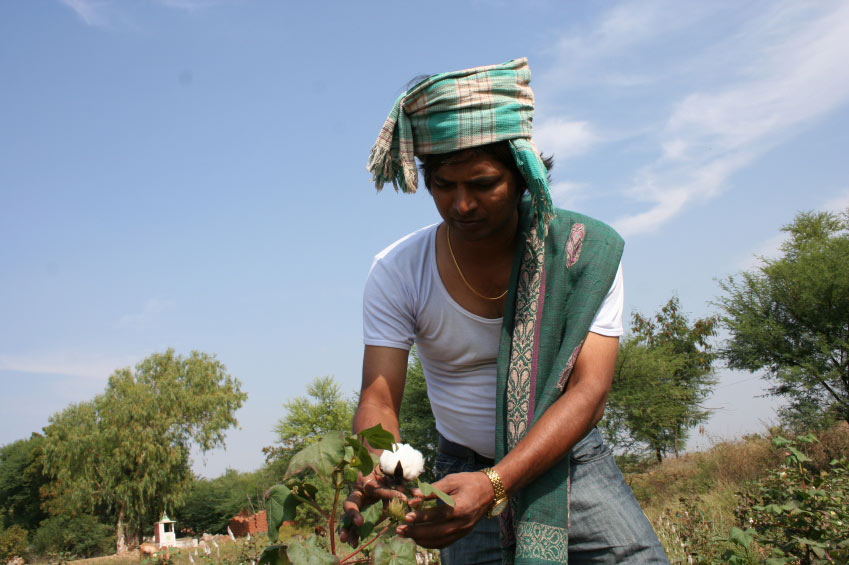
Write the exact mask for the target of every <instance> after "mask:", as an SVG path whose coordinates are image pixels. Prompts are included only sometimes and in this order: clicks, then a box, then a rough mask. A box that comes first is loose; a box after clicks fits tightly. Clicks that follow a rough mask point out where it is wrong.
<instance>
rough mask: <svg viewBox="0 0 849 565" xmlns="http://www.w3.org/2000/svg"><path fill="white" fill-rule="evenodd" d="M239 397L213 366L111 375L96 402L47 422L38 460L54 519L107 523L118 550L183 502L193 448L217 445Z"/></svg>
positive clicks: (154, 367)
mask: <svg viewBox="0 0 849 565" xmlns="http://www.w3.org/2000/svg"><path fill="white" fill-rule="evenodd" d="M246 397H247V395H246V394H244V393H243V392H242V391H241V383H239V381H238V380H237V379H234V378H233V377H232V376H230V375H229V374H228V373H227V372H226V369H225V367H224V365H223V364H222V363H221V362H219V361H218V360H217V359H215V357H214V356H211V355H207V354H205V353H201V352H197V351H194V352H192V353H191V355H189V356H188V357H183V356H181V355H176V354H175V353H174V351H173V350H171V349H169V350H168V351H166V352H165V353H157V354H153V355H151V356H149V357H148V358H146V359H145V360H144V361H142V362H141V363H139V364H138V365H137V366H136V368H135V371H133V370H131V369H129V368H126V369H119V370H117V371H115V372H114V373H113V374H112V376H110V377H109V384H108V386H107V387H106V391H105V392H104V393H103V394H100V395H98V396H96V397H95V398H94V399H93V400H91V401H89V402H82V403H80V404H73V405H71V406H69V407H68V408H66V409H65V410H63V411H62V412H61V413H59V414H56V415H54V416H52V417H51V418H50V425H49V426H47V427H46V428H45V441H44V445H43V457H42V461H43V463H44V469H45V472H46V473H47V474H48V475H49V476H50V477H51V479H52V482H51V484H50V486H49V489H46V493H47V494H48V496H49V498H50V500H49V501H48V508H49V509H50V511H51V514H54V515H57V516H59V515H65V516H67V515H78V514H85V513H96V514H97V515H98V516H109V517H111V518H112V519H113V520H114V522H113V523H114V524H115V532H116V539H117V542H116V543H117V549H118V551H119V552H120V551H122V550H124V549H125V547H126V545H125V541H127V542H129V543H132V542H134V541H136V540H137V539H138V536H139V534H140V532H141V530H142V527H143V526H144V525H146V524H148V523H150V522H152V519H154V518H157V517H158V516H159V515H161V513H162V512H163V511H164V510H166V509H168V510H170V509H174V508H175V507H177V506H178V505H179V504H180V503H181V502H182V500H183V498H184V496H185V494H186V492H187V490H188V488H189V485H190V484H191V481H192V473H191V469H190V465H189V463H190V458H189V456H190V452H191V449H192V447H197V448H198V449H200V450H201V451H207V450H209V449H212V448H214V447H218V446H222V445H224V434H225V432H226V430H227V429H229V428H230V427H232V426H234V425H236V423H237V422H236V418H235V412H236V410H238V408H239V407H241V405H242V403H243V402H244V401H245V398H246Z"/></svg>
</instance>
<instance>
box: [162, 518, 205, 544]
mask: <svg viewBox="0 0 849 565" xmlns="http://www.w3.org/2000/svg"><path fill="white" fill-rule="evenodd" d="M176 523H177V522H175V521H174V520H172V519H171V518H169V517H168V514H166V513H165V512H163V513H162V518H160V519H159V521H158V522H156V523H154V524H153V539H154V542H155V543H156V546H157V547H174V546H176V545H177V533H176V532H175V531H174V524H176ZM195 543H197V542H195Z"/></svg>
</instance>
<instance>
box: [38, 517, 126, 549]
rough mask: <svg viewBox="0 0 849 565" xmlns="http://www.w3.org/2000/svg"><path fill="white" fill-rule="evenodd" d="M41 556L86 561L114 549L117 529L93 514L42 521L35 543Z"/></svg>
mask: <svg viewBox="0 0 849 565" xmlns="http://www.w3.org/2000/svg"><path fill="white" fill-rule="evenodd" d="M32 548H33V551H34V552H35V553H36V554H38V555H44V556H48V557H50V556H53V557H57V556H59V557H64V558H66V559H67V558H71V557H75V558H86V557H96V556H98V555H106V554H108V553H112V552H113V551H114V550H115V530H114V529H113V528H112V527H111V526H109V525H107V524H103V523H102V522H100V521H98V519H97V518H95V517H94V516H92V515H90V514H78V515H75V516H72V515H69V514H65V515H61V516H53V517H51V518H48V519H47V520H45V521H44V522H42V524H41V527H40V528H38V530H37V531H36V532H35V535H34V536H33V540H32Z"/></svg>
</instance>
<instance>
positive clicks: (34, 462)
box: [0, 434, 48, 532]
mask: <svg viewBox="0 0 849 565" xmlns="http://www.w3.org/2000/svg"><path fill="white" fill-rule="evenodd" d="M43 441H44V438H43V437H42V436H41V435H39V434H32V437H30V438H29V439H21V440H18V441H16V442H13V443H10V444H8V445H5V446H3V447H2V448H0V522H2V524H3V527H9V526H12V525H19V526H21V527H22V528H24V529H25V530H27V531H29V532H34V531H35V530H36V529H37V528H38V524H39V523H40V522H41V521H42V520H43V519H45V518H46V517H47V513H46V512H44V510H43V509H42V508H41V495H40V492H39V489H41V487H42V486H44V485H45V484H46V483H47V481H48V479H47V477H46V476H45V475H44V474H43V472H42V468H41V461H40V460H39V454H40V453H41V444H42V442H43Z"/></svg>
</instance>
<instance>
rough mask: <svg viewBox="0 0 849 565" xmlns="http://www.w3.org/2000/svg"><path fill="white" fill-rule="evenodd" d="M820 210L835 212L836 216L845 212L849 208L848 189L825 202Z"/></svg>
mask: <svg viewBox="0 0 849 565" xmlns="http://www.w3.org/2000/svg"><path fill="white" fill-rule="evenodd" d="M822 208H823V210H827V211H829V212H837V213H838V214H839V213H841V212H845V211H846V209H847V208H849V188H847V189H844V190H843V191H842V192H841V193H839V194H838V195H837V196H835V197H834V198H832V199H831V200H829V201H828V202H826V203H825V205H824V206H823V207H822Z"/></svg>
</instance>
